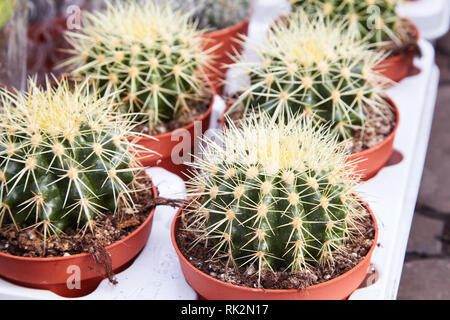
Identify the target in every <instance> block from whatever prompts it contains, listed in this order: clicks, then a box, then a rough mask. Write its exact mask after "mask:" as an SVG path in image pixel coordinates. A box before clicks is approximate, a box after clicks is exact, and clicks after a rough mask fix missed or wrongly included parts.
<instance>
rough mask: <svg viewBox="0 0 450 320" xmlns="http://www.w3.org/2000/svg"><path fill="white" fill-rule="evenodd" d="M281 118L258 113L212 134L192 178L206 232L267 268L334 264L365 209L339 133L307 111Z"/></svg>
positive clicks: (227, 252) (242, 261)
mask: <svg viewBox="0 0 450 320" xmlns="http://www.w3.org/2000/svg"><path fill="white" fill-rule="evenodd" d="M277 120H278V119H275V118H270V117H268V116H266V115H263V116H260V117H257V116H256V115H254V114H253V115H251V116H250V117H248V118H245V119H244V120H242V122H241V124H240V128H237V127H236V126H235V125H233V124H231V125H230V128H229V129H228V130H226V132H225V133H224V135H223V136H222V137H217V139H214V140H215V141H216V142H213V140H206V147H205V150H204V153H205V157H204V159H207V160H202V159H198V160H197V162H195V163H194V164H193V166H194V167H195V168H197V169H198V171H197V174H194V175H193V178H192V179H191V181H190V188H191V190H193V193H192V194H193V195H194V196H196V198H195V200H194V201H195V202H196V203H197V205H196V206H193V208H195V209H193V210H194V211H193V212H194V220H195V222H194V223H193V226H194V227H195V228H196V230H197V231H198V225H199V224H200V225H201V227H200V232H202V235H201V236H200V238H199V239H206V240H208V241H212V242H213V243H214V251H215V255H216V256H226V257H228V258H229V259H230V260H231V261H232V262H233V263H234V264H235V265H237V266H244V265H250V264H254V266H255V267H256V268H255V269H256V270H259V273H261V272H262V271H263V270H271V271H280V270H284V269H290V270H305V269H307V268H310V267H314V266H315V265H318V264H325V263H333V253H335V252H336V251H339V250H344V249H343V244H344V243H345V242H346V241H348V240H351V238H352V234H353V232H356V231H357V230H358V221H359V219H360V218H362V217H363V216H364V215H365V210H361V204H360V202H359V201H358V199H357V198H356V196H355V195H354V192H353V188H354V186H355V185H356V184H357V179H356V178H355V176H354V175H353V165H352V164H348V163H347V164H346V163H345V161H346V156H347V155H346V153H345V152H344V151H343V148H342V145H340V144H338V143H337V142H336V139H335V137H333V136H332V135H330V134H329V133H328V132H327V131H325V130H324V129H323V127H322V128H314V125H313V123H312V122H311V121H310V119H307V118H299V117H295V118H294V119H291V121H289V122H284V121H281V122H280V121H277ZM199 190H200V191H199Z"/></svg>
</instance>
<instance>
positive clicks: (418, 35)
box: [380, 17, 421, 64]
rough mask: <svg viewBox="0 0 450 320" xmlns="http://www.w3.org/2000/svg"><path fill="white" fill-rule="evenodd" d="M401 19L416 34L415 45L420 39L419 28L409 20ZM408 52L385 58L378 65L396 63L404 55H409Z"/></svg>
mask: <svg viewBox="0 0 450 320" xmlns="http://www.w3.org/2000/svg"><path fill="white" fill-rule="evenodd" d="M402 19H403V20H406V21H408V22H409V23H410V24H411V25H412V26H413V28H414V31H415V33H416V41H415V43H416V44H417V43H418V42H419V40H420V39H421V35H420V30H419V28H418V27H417V25H416V24H415V23H414V21H412V20H411V19H408V18H403V17H402ZM410 51H411V50H408V51H405V52H402V53H399V54H396V55H395V56H392V57H389V58H387V59H384V60H382V61H381V62H380V63H381V64H384V63H389V62H390V63H392V62H396V61H397V60H401V59H403V56H404V55H405V54H407V53H409V52H410Z"/></svg>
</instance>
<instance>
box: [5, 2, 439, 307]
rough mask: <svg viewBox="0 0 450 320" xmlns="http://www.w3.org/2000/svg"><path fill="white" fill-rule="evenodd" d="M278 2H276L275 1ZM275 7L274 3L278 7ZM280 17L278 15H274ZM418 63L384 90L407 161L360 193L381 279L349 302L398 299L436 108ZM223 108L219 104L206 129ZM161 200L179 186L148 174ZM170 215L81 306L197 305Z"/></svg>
mask: <svg viewBox="0 0 450 320" xmlns="http://www.w3.org/2000/svg"><path fill="white" fill-rule="evenodd" d="M260 1H261V3H262V6H260V7H259V8H258V10H259V11H258V10H257V12H260V13H259V14H261V15H258V16H256V17H255V19H254V20H252V22H251V24H250V34H252V35H254V37H258V36H259V37H261V32H263V31H264V30H266V29H267V22H269V21H270V19H269V20H267V19H266V18H264V19H263V18H261V17H262V15H263V14H265V13H267V12H270V13H271V15H272V16H271V17H272V19H273V18H276V13H277V11H276V10H274V9H273V8H272V7H270V5H271V2H272V3H273V1H274V0H260ZM275 2H276V1H275ZM278 4H279V2H278ZM279 9H280V10H283V9H282V8H281V7H279ZM419 45H420V47H421V49H422V52H423V56H422V57H421V58H420V59H416V62H415V63H416V65H417V66H418V67H419V68H420V69H421V70H422V72H421V73H420V74H419V75H417V76H414V77H410V78H407V79H405V80H403V81H402V82H401V83H399V84H398V85H397V86H395V87H394V88H392V89H390V90H389V95H390V96H391V98H392V99H393V100H394V102H395V103H396V104H397V106H398V107H399V109H400V117H401V119H400V126H399V129H398V132H397V136H396V139H395V145H394V146H395V148H396V149H397V150H398V151H400V152H401V153H402V154H403V156H404V159H403V161H402V162H401V163H399V164H397V165H395V166H391V167H387V168H384V169H383V170H381V171H380V173H379V174H378V175H377V176H376V177H374V178H373V179H372V180H370V181H368V182H367V183H365V184H364V185H362V186H361V192H363V193H364V194H366V195H367V196H365V195H363V198H364V199H365V200H366V201H368V202H369V204H370V206H371V208H372V209H373V211H374V213H375V215H376V217H377V219H378V224H379V227H380V236H379V243H380V244H381V245H380V247H377V248H376V250H375V252H374V255H373V259H372V261H373V264H374V265H375V266H376V268H377V270H378V273H379V279H378V280H377V281H376V282H375V284H373V285H371V286H369V287H367V288H364V289H359V290H357V291H356V292H355V293H354V294H353V295H352V296H351V299H395V298H396V295H397V290H398V285H399V281H400V277H401V271H402V267H403V260H404V255H405V251H406V245H407V241H408V236H409V230H410V227H411V221H412V218H413V215H414V207H415V203H416V199H417V193H418V190H419V186H420V180H421V176H422V170H423V165H424V160H425V155H426V150H427V144H428V138H429V133H430V128H431V123H432V116H433V111H434V106H435V103H436V95H437V87H438V78H439V72H438V70H437V67H436V66H435V64H434V49H433V47H432V46H431V44H430V43H429V42H427V41H424V40H422V41H420V43H419ZM223 108H224V103H223V101H222V100H221V99H216V104H215V106H214V112H213V115H212V119H211V120H212V121H211V125H212V126H213V127H217V126H218V125H217V121H216V120H217V119H218V117H219V116H220V114H221V112H222V110H223ZM148 173H149V174H150V176H151V177H152V179H153V181H154V183H155V184H156V185H157V187H158V189H159V191H160V195H161V196H164V197H172V198H182V197H184V190H185V186H184V182H183V181H182V180H181V179H180V178H179V177H177V176H175V175H173V174H170V173H168V172H167V171H165V170H163V169H160V168H152V169H149V170H148ZM175 211H176V210H175V209H173V208H168V207H160V208H158V209H157V210H156V213H155V218H154V224H153V229H152V233H151V236H150V240H149V242H148V244H147V246H146V247H145V248H144V250H143V252H142V253H141V254H140V256H139V257H138V258H137V259H136V260H135V262H134V263H133V265H132V266H131V267H130V268H128V269H127V270H125V271H124V272H122V273H120V274H119V275H117V279H118V280H119V284H118V285H116V286H113V285H111V284H110V283H109V282H108V281H107V280H105V281H103V282H102V283H101V284H100V286H99V287H98V288H97V289H96V290H95V291H94V292H93V293H92V294H90V295H88V296H86V297H84V298H82V299H174V300H175V299H186V300H189V299H196V298H197V295H196V294H195V292H194V291H193V290H192V289H191V288H190V287H189V285H188V284H187V283H186V282H185V280H184V277H183V275H182V273H181V268H180V266H179V263H178V258H177V256H176V254H175V251H174V249H173V248H172V244H171V241H170V229H169V228H170V224H171V221H172V219H173V216H174V214H175ZM58 298H60V297H58V296H57V295H55V294H53V293H51V292H48V291H43V290H34V289H26V288H23V287H19V286H16V285H13V284H10V283H8V282H6V281H3V280H0V299H58Z"/></svg>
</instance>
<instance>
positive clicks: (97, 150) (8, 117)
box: [0, 80, 142, 236]
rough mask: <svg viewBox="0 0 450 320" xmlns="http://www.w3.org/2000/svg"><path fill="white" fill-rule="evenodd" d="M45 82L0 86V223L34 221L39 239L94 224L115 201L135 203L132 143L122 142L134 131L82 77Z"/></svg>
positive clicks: (21, 225) (27, 224)
mask: <svg viewBox="0 0 450 320" xmlns="http://www.w3.org/2000/svg"><path fill="white" fill-rule="evenodd" d="M55 81H56V80H55ZM46 85H47V88H40V87H38V86H37V84H36V80H30V81H29V83H28V86H29V89H28V91H27V92H24V93H20V92H18V93H10V92H8V91H6V90H4V89H2V90H1V91H0V99H1V102H2V105H3V113H2V114H1V115H0V119H1V126H0V130H1V138H0V182H1V185H0V206H1V210H0V225H1V224H2V223H7V224H14V225H15V226H16V227H18V228H26V227H30V226H33V227H36V228H40V230H42V232H43V233H44V235H45V236H47V235H49V234H57V233H60V232H64V231H67V230H68V229H73V230H77V229H78V228H80V229H93V228H94V227H95V224H96V223H95V217H96V216H98V215H102V214H105V213H107V212H111V213H115V212H117V208H118V205H119V200H121V203H123V205H127V206H130V208H133V206H134V204H133V202H132V198H131V197H130V195H131V193H133V192H135V191H136V190H135V187H134V184H135V182H136V181H135V178H136V170H140V169H139V168H138V167H137V164H136V161H135V153H136V151H135V148H138V146H135V144H134V143H133V142H129V140H128V139H129V138H130V137H131V138H133V137H137V134H136V133H133V132H132V131H131V127H130V126H131V123H130V121H129V119H127V118H125V117H124V116H121V115H118V114H115V113H114V112H113V107H114V104H113V103H112V102H111V101H110V100H108V99H109V97H104V98H101V99H97V98H96V95H95V93H92V92H90V91H89V88H88V85H87V84H86V82H85V83H84V84H80V85H75V87H74V88H73V89H71V88H69V84H68V82H66V81H65V80H63V81H60V82H58V81H57V83H56V87H54V88H52V87H51V86H52V84H50V81H49V80H47V84H46ZM141 148H142V147H141Z"/></svg>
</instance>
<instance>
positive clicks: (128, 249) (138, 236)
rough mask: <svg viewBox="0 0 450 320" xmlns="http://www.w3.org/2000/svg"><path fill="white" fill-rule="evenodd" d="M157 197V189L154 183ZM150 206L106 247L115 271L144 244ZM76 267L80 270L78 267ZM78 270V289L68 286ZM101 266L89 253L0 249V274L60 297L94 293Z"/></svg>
mask: <svg viewBox="0 0 450 320" xmlns="http://www.w3.org/2000/svg"><path fill="white" fill-rule="evenodd" d="M153 192H154V195H155V197H156V195H157V194H158V191H157V189H156V187H155V186H153ZM154 213H155V208H153V209H152V211H151V212H150V215H149V216H148V218H147V219H146V220H145V221H144V223H142V225H140V226H139V227H138V228H137V229H136V230H135V231H133V232H132V233H131V234H129V235H128V236H127V237H125V238H123V239H122V240H120V241H117V242H115V243H113V244H112V245H110V246H108V247H106V250H107V251H108V252H109V254H110V256H111V259H112V267H113V270H114V272H115V273H120V272H121V271H123V270H125V269H126V268H128V267H129V266H130V265H131V263H132V262H133V261H134V259H135V258H136V257H137V256H138V254H139V253H140V252H141V250H142V249H143V248H144V247H145V245H146V243H147V241H148V238H149V236H150V231H151V229H152V223H153V215H154ZM78 268H79V269H78ZM77 269H78V270H79V271H80V273H79V276H80V280H81V281H80V287H79V289H77V288H75V289H72V290H71V289H69V288H68V285H67V283H72V279H73V278H71V277H73V275H74V274H75V273H74V272H76V270H77ZM103 274H104V270H103V267H101V266H99V265H98V264H96V263H95V261H94V259H93V258H92V256H91V255H90V254H88V253H82V254H76V255H72V256H67V257H56V258H24V257H18V256H13V255H9V254H5V253H1V252H0V277H2V278H4V279H6V280H8V281H10V282H12V283H15V284H18V285H21V286H24V287H29V288H36V289H45V290H50V291H52V292H54V293H56V294H58V295H60V296H63V297H69V298H73V297H81V296H85V295H87V294H89V293H91V292H93V291H94V290H95V289H96V288H97V286H98V285H99V284H100V282H101V281H103V279H105V277H104V275H103Z"/></svg>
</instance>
